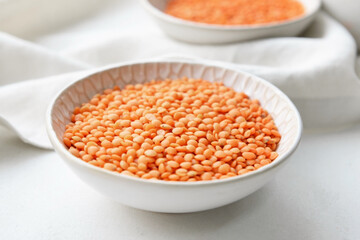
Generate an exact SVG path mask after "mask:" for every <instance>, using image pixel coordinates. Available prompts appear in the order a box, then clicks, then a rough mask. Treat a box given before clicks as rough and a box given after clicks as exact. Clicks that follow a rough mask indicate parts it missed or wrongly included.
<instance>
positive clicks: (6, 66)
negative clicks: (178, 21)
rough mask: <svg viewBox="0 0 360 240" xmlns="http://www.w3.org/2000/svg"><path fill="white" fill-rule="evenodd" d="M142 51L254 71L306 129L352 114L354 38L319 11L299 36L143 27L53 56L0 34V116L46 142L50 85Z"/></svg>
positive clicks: (343, 121)
mask: <svg viewBox="0 0 360 240" xmlns="http://www.w3.org/2000/svg"><path fill="white" fill-rule="evenodd" d="M149 58H160V59H172V60H174V59H184V58H186V59H191V60H194V59H195V60H198V61H205V62H206V63H213V64H218V65H224V66H231V67H236V68H239V69H241V70H245V71H248V72H251V73H253V74H256V75H258V76H261V77H263V78H264V79H266V80H268V81H270V82H272V83H273V84H275V85H276V86H278V87H279V88H280V89H281V90H283V91H284V92H285V93H286V94H287V95H288V96H289V97H290V98H291V99H292V100H293V101H294V102H295V104H296V105H297V107H298V108H299V110H300V113H301V115H302V117H303V120H304V123H305V126H306V127H309V128H317V127H337V126H343V125H347V124H351V123H354V122H356V121H358V120H359V119H360V108H359V107H358V105H359V103H360V80H359V78H358V76H357V75H356V71H355V69H356V67H355V64H357V63H356V44H355V42H354V39H353V38H352V36H351V35H350V34H349V33H348V32H347V30H346V29H345V28H344V27H343V26H341V25H340V24H339V23H337V22H336V21H334V20H333V19H332V18H331V17H329V16H328V15H327V14H326V13H321V14H320V15H319V16H318V17H317V19H316V21H315V22H314V23H313V24H312V26H311V27H310V28H309V29H308V30H307V31H306V32H305V33H304V35H303V36H302V37H293V38H273V39H263V40H257V41H251V42H244V43H234V44H228V45H191V44H187V43H182V42H177V41H175V40H172V39H170V38H168V37H167V36H165V35H163V34H161V33H159V32H158V31H147V32H143V33H139V34H134V33H132V34H119V35H118V36H115V37H114V36H113V37H111V38H106V39H100V40H97V41H96V42H93V43H92V44H87V45H84V46H82V47H81V48H77V49H73V50H72V51H68V52H65V53H62V54H61V55H60V54H59V53H56V52H51V51H49V50H47V49H44V48H41V47H39V46H36V45H34V44H31V43H28V42H25V41H23V40H19V39H16V38H14V37H11V36H9V35H6V34H0V62H1V64H0V85H5V84H9V83H13V82H17V83H15V84H10V85H6V86H2V87H0V122H3V123H4V124H5V125H6V126H7V127H9V128H11V129H13V130H14V131H15V132H16V133H17V134H18V135H19V137H21V138H22V139H23V140H24V141H25V142H28V143H30V144H33V145H35V146H38V147H43V148H51V146H50V144H49V142H48V139H47V136H46V133H45V126H44V121H43V120H44V117H45V111H46V108H47V104H48V103H49V102H50V100H51V98H52V97H53V96H54V95H55V94H56V93H57V92H58V91H60V90H61V89H62V88H63V87H65V86H66V85H67V84H69V83H70V82H71V81H74V80H76V79H79V78H80V77H81V76H85V74H87V73H89V72H91V71H95V70H96V68H99V67H103V66H104V65H108V64H114V63H117V62H123V61H131V60H141V59H149ZM85 69H88V70H85ZM84 70H85V71H84ZM59 74H60V75H59Z"/></svg>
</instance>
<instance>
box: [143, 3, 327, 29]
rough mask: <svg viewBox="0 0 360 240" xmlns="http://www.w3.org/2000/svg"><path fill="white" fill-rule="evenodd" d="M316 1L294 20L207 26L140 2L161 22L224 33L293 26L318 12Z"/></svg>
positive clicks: (318, 7)
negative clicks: (313, 5) (310, 8)
mask: <svg viewBox="0 0 360 240" xmlns="http://www.w3.org/2000/svg"><path fill="white" fill-rule="evenodd" d="M313 1H316V3H315V4H316V6H315V7H314V9H312V10H311V11H306V12H305V14H303V15H302V16H299V17H297V18H294V19H290V20H285V21H281V22H273V23H266V24H256V25H251V24H247V25H221V24H208V23H199V22H193V21H189V20H184V19H181V18H177V17H173V16H171V15H169V14H166V13H164V12H162V11H160V10H159V9H157V8H156V7H154V6H153V5H152V4H151V3H150V2H149V0H140V2H141V4H142V5H143V6H144V8H145V9H147V10H148V11H149V12H150V13H152V14H153V15H154V16H156V17H158V18H160V19H161V20H163V21H167V22H170V23H173V24H177V25H185V26H187V27H196V28H202V29H207V30H224V31H239V30H244V31H246V30H256V29H269V28H279V27H283V26H286V25H290V24H295V23H298V22H301V21H304V20H306V19H309V18H311V17H313V16H314V15H315V14H316V13H317V12H319V10H320V7H321V5H322V0H313Z"/></svg>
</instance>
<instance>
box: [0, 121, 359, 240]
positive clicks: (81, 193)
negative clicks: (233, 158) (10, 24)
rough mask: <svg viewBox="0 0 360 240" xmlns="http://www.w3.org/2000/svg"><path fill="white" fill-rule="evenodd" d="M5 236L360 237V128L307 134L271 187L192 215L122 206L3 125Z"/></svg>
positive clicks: (1, 223) (1, 217) (0, 210)
mask: <svg viewBox="0 0 360 240" xmlns="http://www.w3.org/2000/svg"><path fill="white" fill-rule="evenodd" d="M0 136H1V137H0V193H1V194H0V203H1V207H0V239H37V240H42V239H44V240H45V239H88V240H90V239H156V240H162V239H164V240H165V239H166V240H168V239H208V240H210V239H249V240H258V239H268V240H281V239H292V240H303V239H307V240H312V239H314V240H319V239H326V240H338V239H344V240H357V239H360V204H359V199H360V187H359V186H360V174H359V170H360V157H359V156H360V125H358V126H354V127H351V128H348V129H346V130H342V131H335V132H330V133H329V132H328V133H305V134H304V138H303V141H302V143H301V145H300V146H299V148H298V150H297V151H296V153H295V154H294V156H293V158H292V160H291V161H290V162H289V163H288V165H287V166H285V168H284V169H282V171H281V172H280V173H279V174H278V175H277V177H276V178H275V179H274V180H272V181H271V182H270V183H269V184H267V185H266V186H265V187H263V188H262V189H260V190H259V191H257V192H255V193H254V194H252V195H250V196H248V197H247V198H245V199H243V200H240V201H238V202H236V203H233V204H231V205H228V206H225V207H222V208H218V209H214V210H210V211H205V212H200V213H191V214H159V213H151V212H145V211H141V210H136V209H132V208H129V207H125V206H122V205H120V204H118V203H116V202H114V201H112V200H109V199H106V198H104V197H103V196H101V195H99V194H98V193H96V192H95V191H93V190H92V189H90V188H89V187H88V186H87V185H85V184H84V183H82V182H81V181H80V180H79V179H78V178H77V177H76V176H75V175H74V174H73V173H72V172H71V171H70V169H68V168H67V166H66V165H65V163H64V162H63V161H62V160H61V159H60V158H59V157H58V156H57V155H56V154H55V153H54V152H52V151H45V150H40V149H36V148H33V147H31V146H28V145H26V144H24V143H22V142H21V141H20V140H18V139H17V138H16V136H15V135H13V134H12V133H10V132H9V131H7V130H5V129H4V128H0Z"/></svg>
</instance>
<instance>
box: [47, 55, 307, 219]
mask: <svg viewBox="0 0 360 240" xmlns="http://www.w3.org/2000/svg"><path fill="white" fill-rule="evenodd" d="M183 76H188V77H193V78H203V79H206V80H209V81H223V82H224V84H225V85H227V86H230V87H232V88H233V89H235V90H236V91H244V92H245V93H246V94H248V95H249V96H250V97H251V98H256V99H259V100H260V102H261V104H262V106H263V107H264V108H265V109H267V110H268V111H269V113H270V114H271V115H272V116H273V118H274V120H275V123H276V125H277V126H278V128H279V132H280V133H281V135H282V139H281V141H280V143H279V147H278V149H277V152H278V153H279V157H278V158H277V159H276V160H275V161H273V162H272V163H271V164H269V165H267V166H264V167H262V168H260V169H258V170H256V171H254V172H252V173H249V174H245V175H242V176H236V177H232V178H229V179H224V180H213V181H204V182H167V181H160V180H144V179H138V178H135V177H129V176H125V175H121V174H119V173H114V172H111V171H108V170H105V169H102V168H98V167H94V166H92V165H91V164H88V163H86V162H84V161H82V160H81V159H79V158H76V157H74V156H73V155H72V154H70V153H69V152H68V150H67V149H66V147H65V146H64V144H63V142H62V136H63V133H64V131H65V125H66V124H67V123H69V122H70V116H71V115H72V112H73V109H74V108H75V107H77V106H80V105H81V103H84V102H87V101H88V100H90V99H91V97H92V96H94V95H95V94H96V93H100V92H102V90H104V89H106V88H111V87H113V86H114V85H118V86H120V88H122V87H124V86H125V85H126V84H130V83H143V82H147V81H150V80H152V79H165V78H173V79H174V78H179V77H183ZM46 125H47V126H46V127H47V131H48V134H49V138H50V140H51V142H52V144H53V146H54V148H55V150H56V151H57V153H58V154H59V155H60V156H61V157H62V158H63V159H64V160H65V162H66V163H67V164H68V165H69V166H70V168H71V169H72V170H73V171H74V172H75V173H76V174H77V175H78V176H79V177H80V178H81V179H82V180H83V181H84V182H85V183H87V184H89V185H90V186H91V187H93V188H94V189H95V190H97V191H98V192H100V193H102V194H104V195H105V196H107V197H109V198H112V199H114V200H116V201H118V202H120V203H123V204H125V205H128V206H131V207H135V208H139V209H144V210H149V211H155V212H171V213H180V212H195V211H202V210H207V209H211V208H216V207H220V206H223V205H226V204H229V203H231V202H234V201H237V200H239V199H241V198H243V197H245V196H247V195H249V194H250V193H252V192H254V191H256V190H257V189H259V188H260V187H262V186H263V185H264V184H265V183H266V182H268V181H269V180H270V179H271V178H272V177H274V175H275V173H276V172H277V171H278V170H279V169H280V167H281V166H282V165H283V164H284V163H285V161H286V160H287V159H288V158H289V156H290V155H291V154H292V153H293V152H294V151H295V149H296V147H297V145H298V143H299V141H300V137H301V132H302V123H301V118H300V115H299V113H298V111H297V109H296V108H295V106H294V104H293V103H292V102H291V101H290V100H289V98H288V97H287V96H286V95H285V94H284V93H282V92H281V91H280V90H279V89H278V88H276V87H275V86H273V85H272V84H270V83H269V82H267V81H265V80H263V79H261V78H258V77H256V76H253V75H251V74H248V73H244V72H241V71H237V70H232V69H225V68H222V67H217V66H209V65H203V64H199V63H191V62H157V61H154V62H145V63H143V62H139V63H128V64H123V65H119V66H117V67H113V68H111V69H107V70H103V71H100V72H98V73H95V74H93V75H91V76H88V77H86V78H83V79H80V80H78V81H76V82H75V83H73V84H71V85H70V86H68V87H67V88H66V89H65V90H63V91H61V92H60V93H59V95H58V96H57V97H56V98H55V100H54V101H53V102H52V103H51V105H50V107H49V110H48V113H47V119H46Z"/></svg>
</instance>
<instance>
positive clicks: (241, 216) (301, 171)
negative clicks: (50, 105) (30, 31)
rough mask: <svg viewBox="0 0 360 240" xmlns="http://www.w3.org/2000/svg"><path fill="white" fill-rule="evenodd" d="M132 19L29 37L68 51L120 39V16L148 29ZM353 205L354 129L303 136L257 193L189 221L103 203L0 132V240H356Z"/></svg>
mask: <svg viewBox="0 0 360 240" xmlns="http://www.w3.org/2000/svg"><path fill="white" fill-rule="evenodd" d="M120 13H122V14H120ZM137 16H138V12H136V11H135V10H134V9H132V10H129V11H123V8H122V4H120V3H119V5H116V6H115V5H114V6H113V7H112V8H109V9H107V11H104V12H101V13H99V14H97V15H92V16H91V18H89V19H86V21H82V22H79V23H77V24H74V25H69V26H65V27H63V28H60V29H58V30H56V31H52V32H47V33H44V34H43V35H40V36H32V37H31V38H30V37H29V39H31V40H32V41H34V42H35V43H38V44H41V45H43V46H45V47H48V48H50V49H53V50H54V51H71V49H76V48H77V46H80V45H81V44H82V43H83V41H84V40H86V39H89V38H91V37H96V36H97V34H99V32H100V33H102V34H103V35H111V34H114V33H115V34H119V30H117V31H115V29H118V28H117V27H118V24H117V23H119V22H121V21H123V20H124V19H125V18H126V19H130V20H128V22H126V24H129V25H130V26H133V27H135V26H137V27H139V26H140V25H141V24H145V25H142V26H145V27H146V28H148V27H150V26H152V24H151V23H148V22H147V23H144V21H143V22H142V23H141V24H140V23H139V22H137V20H136V19H137ZM105 23H107V24H106V25H104V24H105ZM123 25H124V23H123ZM104 26H106V27H104ZM96 30H97V31H96ZM132 30H134V28H131V27H130V28H126V29H123V31H128V32H129V31H132ZM359 199H360V125H357V126H353V127H350V128H347V129H343V130H336V131H332V132H322V133H305V134H304V137H303V141H302V143H301V145H300V147H299V148H298V150H297V151H296V153H295V154H294V156H293V158H292V160H291V161H290V162H289V164H288V165H287V166H286V167H285V168H284V169H283V170H282V171H281V172H280V173H279V174H278V175H277V177H276V178H275V179H274V180H272V181H271V182H270V183H269V184H267V185H266V186H265V187H264V188H262V189H260V190H259V191H257V192H256V193H254V194H252V195H250V196H248V197H247V198H245V199H243V200H240V201H238V202H236V203H233V204H231V205H228V206H225V207H222V208H218V209H214V210H210V211H206V212H200V213H192V214H158V213H150V212H144V211H140V210H136V209H132V208H128V207H125V206H122V205H120V204H118V203H116V202H114V201H112V200H109V199H106V198H104V197H103V196H101V195H99V194H98V193H96V192H94V191H93V190H92V189H90V188H89V187H88V186H87V185H85V184H84V183H82V182H81V181H80V180H79V179H78V178H77V177H76V176H75V175H74V174H73V173H72V172H71V171H70V170H69V169H68V168H67V166H66V165H65V164H64V163H63V162H62V160H61V159H60V158H59V157H58V156H57V155H56V154H55V153H54V152H52V151H45V150H41V149H37V148H34V147H31V146H29V145H26V144H24V143H22V142H21V141H20V140H19V139H18V138H17V137H16V136H15V135H14V134H13V133H11V132H10V131H8V130H6V129H4V128H2V127H0V239H36V240H42V239H44V240H45V239H46V240H48V239H87V240H90V239H130V240H131V239H156V240H162V239H166V240H168V239H207V240H208V239H209V240H210V239H249V240H259V239H268V240H282V239H284V240H285V239H286V240H287V239H292V240H303V239H307V240H312V239H314V240H315V239H316V240H319V239H320V240H321V239H326V240H338V239H343V240H357V239H360V204H359Z"/></svg>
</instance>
